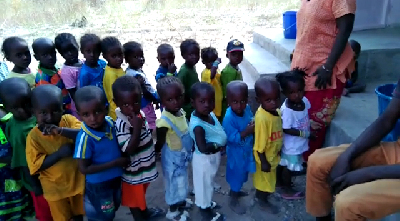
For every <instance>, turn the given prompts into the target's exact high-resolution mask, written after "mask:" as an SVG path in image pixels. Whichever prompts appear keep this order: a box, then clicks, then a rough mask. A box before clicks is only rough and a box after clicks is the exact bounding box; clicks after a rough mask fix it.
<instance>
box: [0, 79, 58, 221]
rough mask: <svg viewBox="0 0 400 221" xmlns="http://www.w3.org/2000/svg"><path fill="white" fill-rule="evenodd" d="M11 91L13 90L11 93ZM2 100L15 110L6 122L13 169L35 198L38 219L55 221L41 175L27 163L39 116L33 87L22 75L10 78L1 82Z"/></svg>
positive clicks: (6, 106) (6, 105)
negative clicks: (28, 139)
mask: <svg viewBox="0 0 400 221" xmlns="http://www.w3.org/2000/svg"><path fill="white" fill-rule="evenodd" d="M10 91H12V92H13V93H9V92H10ZM0 99H1V100H2V101H3V102H4V107H5V109H6V110H9V111H10V113H12V117H11V118H10V119H9V120H8V122H7V127H6V130H5V131H4V132H5V135H6V137H7V139H8V141H9V143H10V144H11V145H12V147H13V148H12V159H11V165H10V166H11V168H13V170H14V171H15V172H16V174H18V176H19V177H20V178H21V184H22V186H23V187H24V188H25V189H27V190H28V191H29V193H30V195H31V197H32V201H33V205H34V207H35V212H36V219H38V220H39V221H52V220H53V218H52V217H51V213H50V208H49V205H48V203H47V201H46V200H45V199H44V197H43V191H42V187H41V185H40V182H39V179H38V176H31V175H30V173H29V169H28V164H27V162H26V151H25V149H26V137H27V136H28V133H29V132H30V131H31V130H32V128H34V127H35V126H36V118H35V117H34V116H33V114H32V107H31V105H30V104H31V89H30V86H29V85H28V83H27V82H26V81H25V80H24V79H22V78H9V79H6V80H4V81H2V83H1V84H0Z"/></svg>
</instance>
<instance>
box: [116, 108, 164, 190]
mask: <svg viewBox="0 0 400 221" xmlns="http://www.w3.org/2000/svg"><path fill="white" fill-rule="evenodd" d="M115 112H116V114H117V121H116V123H115V128H116V131H117V139H118V143H119V146H120V147H121V149H122V152H126V148H127V146H128V143H129V141H130V139H131V133H132V126H131V124H130V123H129V121H128V118H127V117H126V116H125V115H124V114H122V113H121V111H120V109H119V108H117V109H116V110H115ZM140 114H141V116H142V117H143V118H144V122H145V123H144V124H143V126H142V130H141V133H140V142H139V148H140V151H138V152H137V153H134V154H132V155H131V156H130V159H131V163H130V165H129V166H128V167H127V168H125V170H124V174H123V175H122V181H124V182H126V183H129V184H132V185H135V184H142V183H149V182H151V181H154V180H155V179H156V178H157V177H158V172H157V169H156V159H155V150H154V143H153V138H152V136H151V132H150V130H149V127H148V124H147V121H146V119H145V117H144V116H145V115H144V113H143V112H142V111H141V112H140Z"/></svg>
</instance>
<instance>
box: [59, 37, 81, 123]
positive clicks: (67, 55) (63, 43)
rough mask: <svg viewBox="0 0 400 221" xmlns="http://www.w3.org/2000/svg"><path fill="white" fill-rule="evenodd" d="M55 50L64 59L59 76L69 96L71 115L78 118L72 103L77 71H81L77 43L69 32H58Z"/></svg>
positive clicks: (77, 76) (77, 77)
mask: <svg viewBox="0 0 400 221" xmlns="http://www.w3.org/2000/svg"><path fill="white" fill-rule="evenodd" d="M54 44H55V45H56V49H57V51H58V52H59V53H60V54H61V56H62V57H63V58H64V59H65V63H64V65H63V67H62V68H61V72H60V76H61V79H62V80H63V82H64V85H65V88H66V89H67V90H68V93H69V96H70V97H71V111H72V115H74V116H75V117H77V118H78V114H77V112H76V107H75V103H74V99H75V97H74V96H75V91H76V89H77V87H78V79H79V73H80V72H81V67H82V61H80V60H79V58H78V53H79V45H78V42H76V39H75V37H74V36H73V35H71V34H69V33H61V34H58V35H57V36H56V38H55V40H54Z"/></svg>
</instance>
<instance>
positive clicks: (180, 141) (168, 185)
mask: <svg viewBox="0 0 400 221" xmlns="http://www.w3.org/2000/svg"><path fill="white" fill-rule="evenodd" d="M157 91H158V92H159V93H160V95H161V103H162V105H163V107H164V108H165V109H164V111H163V112H162V113H161V118H160V119H158V120H157V143H156V150H160V149H161V148H162V154H161V165H162V169H163V175H164V185H165V201H166V202H167V204H168V206H169V210H168V213H167V215H166V217H167V219H169V220H186V219H187V218H188V217H189V213H188V212H187V211H185V209H188V208H190V206H191V204H190V203H187V202H186V197H187V196H188V193H189V180H188V179H189V178H188V165H189V163H190V161H191V159H192V150H193V140H192V138H191V137H190V135H189V131H188V124H187V121H186V116H185V112H184V111H183V110H182V104H183V94H184V90H183V85H182V83H181V82H180V81H179V79H178V78H176V77H165V78H162V79H160V80H159V81H158V83H157Z"/></svg>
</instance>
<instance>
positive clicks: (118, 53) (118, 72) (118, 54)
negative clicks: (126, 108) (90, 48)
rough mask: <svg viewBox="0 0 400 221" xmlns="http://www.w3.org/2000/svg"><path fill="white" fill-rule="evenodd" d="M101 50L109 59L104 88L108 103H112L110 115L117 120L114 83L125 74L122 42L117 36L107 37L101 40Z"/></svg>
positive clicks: (107, 59)
mask: <svg viewBox="0 0 400 221" xmlns="http://www.w3.org/2000/svg"><path fill="white" fill-rule="evenodd" d="M101 52H102V53H103V57H104V58H105V59H106V61H107V66H106V69H105V70H104V78H103V88H104V92H105V93H106V96H107V100H108V103H109V104H110V108H109V110H108V116H110V117H111V118H112V119H113V120H116V119H117V115H116V114H115V109H116V108H117V106H116V105H115V103H114V96H113V93H112V85H113V83H114V82H115V80H117V78H119V77H121V76H124V75H125V71H124V70H123V69H122V68H121V65H122V62H123V61H124V53H123V51H122V45H121V42H119V40H118V38H116V37H106V38H104V39H103V40H102V41H101Z"/></svg>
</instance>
